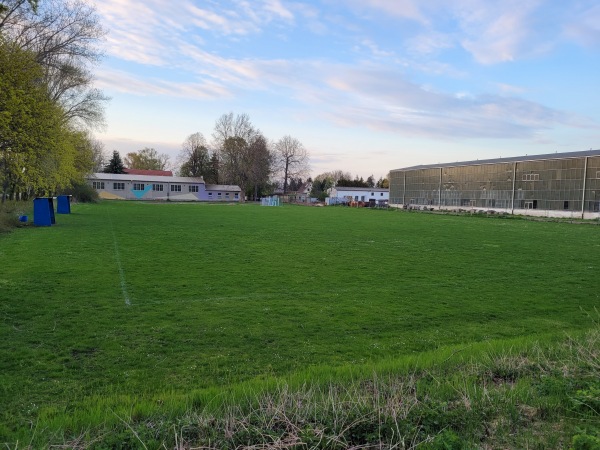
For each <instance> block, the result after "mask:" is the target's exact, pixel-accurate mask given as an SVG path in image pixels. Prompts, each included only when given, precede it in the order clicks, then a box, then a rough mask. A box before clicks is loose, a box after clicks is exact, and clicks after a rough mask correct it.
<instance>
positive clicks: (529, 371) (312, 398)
mask: <svg viewBox="0 0 600 450" xmlns="http://www.w3.org/2000/svg"><path fill="white" fill-rule="evenodd" d="M324 373H325V372H320V371H319V370H318V369H312V376H309V375H310V374H308V373H302V374H297V375H296V376H295V377H291V378H288V379H282V378H280V379H271V380H265V381H262V382H261V381H254V382H248V383H243V384H239V385H235V386H232V387H230V389H228V390H222V391H218V390H216V389H207V390H202V391H195V392H191V393H189V394H187V395H181V394H175V393H173V394H172V395H171V396H169V395H167V394H165V395H163V396H160V397H155V398H151V399H148V398H135V397H134V396H131V397H129V398H127V399H126V398H124V397H123V396H120V397H116V398H110V397H109V398H103V399H95V400H94V399H91V401H90V404H89V409H82V410H79V411H72V412H66V411H46V413H45V414H42V415H41V417H40V419H39V421H38V423H36V424H32V429H31V430H30V435H29V436H21V438H22V440H21V443H20V444H13V446H12V447H11V445H8V448H15V449H16V448H40V447H43V446H48V447H52V448H78V449H88V448H89V449H106V448H146V449H151V448H152V449H158V448H164V449H172V448H175V449H176V450H184V449H194V448H197V449H199V448H202V449H222V448H236V449H248V450H249V449H266V448H271V449H348V448H354V449H358V448H373V449H375V448H398V449H412V448H425V449H462V448H574V449H576V450H583V449H597V448H598V446H600V326H597V327H595V328H594V329H592V330H590V331H587V332H586V333H581V334H579V335H577V336H574V337H565V338H563V339H562V340H560V341H554V342H539V341H534V340H530V341H528V340H526V339H520V340H514V341H512V342H495V343H486V344H475V345H474V346H471V347H466V348H447V349H443V350H438V351H436V352H432V353H430V354H428V355H425V357H424V358H422V359H419V358H401V359H399V360H395V361H388V362H387V363H385V364H379V365H375V366H371V367H370V368H367V367H363V368H351V367H346V368H338V373H337V376H336V377H334V378H329V379H326V377H324V376H323V375H324ZM307 379H310V380H311V381H310V382H307V381H306V380H307ZM106 410H109V411H110V414H109V415H108V416H106V415H105V413H103V411H106ZM59 430H60V431H59ZM52 431H53V432H52ZM49 432H51V433H49ZM36 433H40V434H41V435H42V436H45V437H46V438H47V437H48V436H49V435H51V436H52V441H51V442H47V441H41V440H40V441H38V440H37V439H36Z"/></svg>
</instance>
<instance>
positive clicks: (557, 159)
mask: <svg viewBox="0 0 600 450" xmlns="http://www.w3.org/2000/svg"><path fill="white" fill-rule="evenodd" d="M390 206H395V207H404V208H419V209H420V208H421V207H423V208H428V209H434V210H437V209H445V210H460V209H462V210H472V211H494V212H501V213H508V214H526V215H534V216H550V217H573V218H586V219H596V218H600V150H588V151H582V152H569V153H554V154H546V155H534V156H531V155H529V156H518V157H510V158H499V159H489V160H480V161H465V162H456V163H448V164H431V165H421V166H414V167H406V168H403V169H397V170H392V171H391V172H390Z"/></svg>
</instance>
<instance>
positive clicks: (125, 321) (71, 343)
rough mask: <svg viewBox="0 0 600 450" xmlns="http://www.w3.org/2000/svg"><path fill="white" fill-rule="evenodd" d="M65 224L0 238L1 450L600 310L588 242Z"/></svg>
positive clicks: (110, 209) (277, 224)
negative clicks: (234, 389) (247, 388)
mask: <svg viewBox="0 0 600 450" xmlns="http://www.w3.org/2000/svg"><path fill="white" fill-rule="evenodd" d="M72 211H73V214H71V215H68V216H62V215H60V216H57V224H56V226H53V227H48V228H34V227H27V228H24V229H18V230H16V231H14V232H13V233H11V234H8V235H0V261H2V263H1V266H0V423H1V424H0V442H8V443H11V445H16V442H17V440H20V442H23V441H24V440H25V441H27V440H28V439H32V441H31V442H48V440H50V439H55V440H56V439H58V440H60V439H64V440H65V441H67V440H68V439H70V438H72V436H78V435H80V434H81V433H82V430H86V429H87V430H89V429H90V428H93V427H96V426H99V425H100V424H102V423H105V422H106V420H107V419H106V414H108V416H111V414H112V416H114V417H113V418H114V420H115V421H116V422H118V421H119V420H120V421H122V420H123V414H124V413H121V412H122V411H127V410H129V411H133V409H135V405H136V404H138V403H140V402H142V401H143V400H144V399H152V402H154V401H155V399H158V398H160V400H156V402H159V403H160V402H167V403H168V402H169V399H171V400H172V401H173V403H177V402H178V401H179V400H181V399H183V398H186V399H187V400H185V401H186V402H188V403H186V405H184V406H180V407H179V408H183V409H185V408H189V407H190V403H189V397H186V395H187V394H188V393H190V392H192V391H195V392H201V391H202V390H204V392H212V393H213V394H214V393H218V392H219V391H224V390H226V389H227V388H228V387H229V386H239V385H240V383H244V382H261V380H262V382H265V383H268V380H271V379H275V378H277V379H285V378H286V377H287V378H290V379H292V378H294V377H295V379H303V378H310V377H311V376H314V377H315V378H319V377H321V378H327V377H328V376H329V375H331V377H335V376H336V374H346V375H347V374H348V373H350V372H351V371H352V370H355V369H356V370H358V371H360V370H362V371H364V372H366V373H368V372H369V370H370V368H372V367H384V366H386V365H387V366H386V367H393V366H394V361H407V360H408V359H407V358H409V359H410V358H412V359H410V360H411V361H417V360H418V359H419V358H422V359H423V361H426V360H427V358H429V356H427V355H435V354H436V352H438V353H439V355H446V354H447V353H444V352H445V351H446V352H450V353H448V354H453V352H457V351H458V352H464V351H466V350H465V349H469V348H472V347H473V348H475V347H477V346H481V345H484V344H485V343H490V345H492V344H494V343H498V342H509V343H510V345H516V346H518V345H519V343H523V342H533V341H534V340H535V341H540V342H551V341H553V340H556V339H562V338H563V337H564V336H565V334H569V335H581V334H582V333H584V332H585V331H586V330H589V329H592V328H593V327H594V326H595V323H594V314H595V313H594V308H596V307H598V305H600V290H599V289H598V288H599V286H600V284H599V282H598V270H599V268H600V263H599V259H598V254H599V251H600V238H599V232H600V228H599V227H597V226H592V225H575V224H568V223H559V222H535V221H528V220H519V219H502V218H498V217H465V216H452V215H433V214H426V213H408V212H399V211H381V210H367V209H350V208H306V207H294V206H285V207H276V208H268V207H259V206H256V205H213V204H172V203H165V204H153V203H141V202H139V203H138V202H102V203H100V204H95V205H84V204H78V205H73V208H72ZM482 343H484V344H482ZM448 349H451V350H448ZM431 358H433V359H435V358H436V357H435V356H431ZM445 359H446V356H443V358H442V359H441V360H445ZM424 364H426V362H425V363H424ZM352 368H354V369H352ZM308 381H310V380H308ZM207 395H208V394H207ZM214 395H218V394H214ZM103 402H105V403H103ZM152 402H150V403H148V404H147V407H148V408H149V410H148V414H152V413H153V410H152V408H158V406H156V402H155V403H152ZM192 403H193V402H192ZM161 404H162V403H161ZM148 405H149V406H148ZM152 405H154V406H152ZM109 406H110V407H109ZM177 408H178V407H175V406H173V407H172V410H173V411H176V410H177ZM107 410H110V413H107V412H106V411H107ZM119 411H121V412H119ZM140 414H141V415H142V416H143V411H142V412H141V413H140ZM112 416H111V417H112ZM131 417H132V415H131V414H130V415H128V418H131ZM90 418H92V419H93V418H95V420H97V422H98V423H93V424H90V423H86V420H92V419H90ZM61 421H62V422H61ZM61 427H63V428H61ZM57 430H58V431H57ZM61 430H62V431H61ZM61 433H62V434H61ZM22 447H24V445H21V446H20V447H19V448H22ZM9 448H12V447H9ZM15 448H16V447H15Z"/></svg>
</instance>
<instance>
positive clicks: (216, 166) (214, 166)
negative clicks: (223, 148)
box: [204, 151, 221, 184]
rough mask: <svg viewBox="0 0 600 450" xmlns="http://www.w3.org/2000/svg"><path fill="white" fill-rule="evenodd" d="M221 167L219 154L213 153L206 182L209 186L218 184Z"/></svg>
mask: <svg viewBox="0 0 600 450" xmlns="http://www.w3.org/2000/svg"><path fill="white" fill-rule="evenodd" d="M220 167H221V160H220V159H219V154H218V153H217V152H215V151H213V152H212V155H211V157H210V162H209V164H208V172H207V173H206V177H205V178H204V181H205V182H206V183H209V184H218V183H219V170H220Z"/></svg>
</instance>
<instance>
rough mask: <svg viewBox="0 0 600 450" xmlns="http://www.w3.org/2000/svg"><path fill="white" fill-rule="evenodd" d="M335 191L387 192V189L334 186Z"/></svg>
mask: <svg viewBox="0 0 600 450" xmlns="http://www.w3.org/2000/svg"><path fill="white" fill-rule="evenodd" d="M335 190H336V191H358V192H389V191H390V190H389V189H388V188H377V187H349V186H335Z"/></svg>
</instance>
